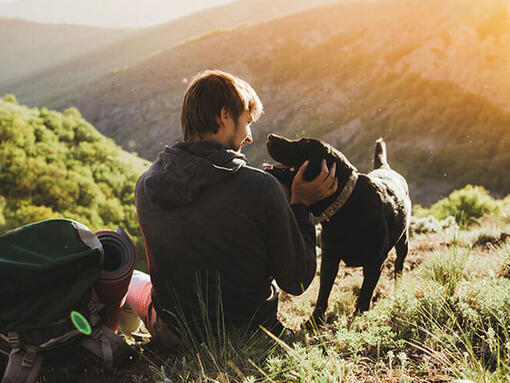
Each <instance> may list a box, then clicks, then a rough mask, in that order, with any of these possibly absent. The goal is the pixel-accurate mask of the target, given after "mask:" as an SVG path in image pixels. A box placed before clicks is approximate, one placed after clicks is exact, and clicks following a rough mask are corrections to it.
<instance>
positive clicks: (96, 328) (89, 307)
mask: <svg viewBox="0 0 510 383" xmlns="http://www.w3.org/2000/svg"><path fill="white" fill-rule="evenodd" d="M125 235H126V237H127V234H125ZM127 239H129V237H127ZM126 242H127V240H126ZM129 243H131V241H130V240H129ZM131 246H132V243H131ZM104 259H105V252H104V248H103V245H102V244H101V242H100V240H99V239H98V237H97V235H96V234H94V233H93V232H92V231H90V230H89V229H88V228H87V227H86V226H84V225H83V224H81V223H79V222H76V221H73V220H68V219H53V220H47V221H41V222H36V223H33V224H29V225H25V226H22V227H20V228H18V229H15V230H12V231H9V232H7V233H5V234H3V235H0V301H1V302H2V309H1V310H0V337H1V338H2V339H3V340H4V341H5V342H8V343H9V345H10V348H11V351H10V354H9V361H8V364H7V368H6V370H5V372H4V376H3V379H2V383H22V382H23V383H25V382H27V383H28V382H30V383H31V382H35V381H36V380H37V378H38V376H39V371H40V368H41V365H42V361H43V355H44V354H45V352H47V351H50V350H53V349H56V348H60V347H63V346H66V345H70V344H71V343H73V344H76V345H79V346H81V347H83V348H85V349H86V350H88V351H90V352H92V353H93V354H95V355H96V356H97V357H99V358H100V359H101V360H102V361H103V367H104V368H105V369H112V368H113V366H114V365H117V364H118V363H121V362H123V361H125V360H127V358H128V356H129V354H130V349H129V347H128V346H127V344H126V343H125V342H124V340H123V339H122V338H121V337H120V336H118V335H117V334H115V333H114V332H113V331H112V330H110V329H109V328H107V327H105V326H103V323H104V321H105V319H104V312H105V310H104V308H105V305H104V303H101V302H100V301H99V300H98V296H97V294H96V289H95V288H94V284H95V283H96V281H98V279H99V278H100V277H101V273H102V265H103V264H104V263H105V261H104ZM132 266H134V262H133V265H132ZM132 266H131V267H132ZM128 283H129V281H128ZM124 294H125V293H124ZM73 312H74V313H75V314H74V315H73V316H71V313H73ZM72 317H73V319H74V321H73V319H72ZM77 318H78V322H80V323H77ZM87 322H88V324H90V328H89V330H90V331H86V330H84V328H87V326H86V325H87ZM88 332H90V334H89V335H85V333H88Z"/></svg>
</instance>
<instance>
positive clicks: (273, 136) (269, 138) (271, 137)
mask: <svg viewBox="0 0 510 383" xmlns="http://www.w3.org/2000/svg"><path fill="white" fill-rule="evenodd" d="M274 138H275V135H274V134H270V135H268V136H267V140H268V141H270V140H273V139H274Z"/></svg>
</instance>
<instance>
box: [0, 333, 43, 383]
mask: <svg viewBox="0 0 510 383" xmlns="http://www.w3.org/2000/svg"><path fill="white" fill-rule="evenodd" d="M9 343H10V345H11V347H12V350H11V352H10V354H9V361H8V362H7V367H6V369H5V372H4V377H3V378H2V382H1V383H35V382H36V381H37V378H39V372H40V370H41V366H42V362H43V357H42V355H41V354H40V353H38V352H37V347H27V348H26V350H24V351H23V350H22V349H21V345H20V339H19V335H18V334H17V333H15V332H10V333H9Z"/></svg>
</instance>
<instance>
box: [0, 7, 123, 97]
mask: <svg viewBox="0 0 510 383" xmlns="http://www.w3.org/2000/svg"><path fill="white" fill-rule="evenodd" d="M1 4H2V3H0V7H1ZM132 32H133V30H128V29H105V28H94V27H82V26H72V25H57V24H40V23H35V22H31V21H24V20H17V19H7V18H0V54H1V56H2V59H1V60H0V73H1V76H0V88H1V87H3V86H4V85H6V84H7V83H12V82H13V81H23V80H24V79H25V78H27V77H29V76H31V75H33V74H34V73H37V72H41V71H44V70H47V69H48V68H50V67H52V66H55V65H57V64H60V63H62V62H66V61H69V60H73V59H77V60H79V59H80V58H82V57H84V56H87V55H88V54H90V53H92V52H94V51H97V50H98V49H101V48H104V47H106V46H108V45H110V44H112V43H114V42H117V41H119V40H121V39H124V38H125V37H127V36H128V35H130V34H131V33H132Z"/></svg>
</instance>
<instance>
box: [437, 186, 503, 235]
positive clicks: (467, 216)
mask: <svg viewBox="0 0 510 383" xmlns="http://www.w3.org/2000/svg"><path fill="white" fill-rule="evenodd" d="M499 211H500V205H499V204H498V202H497V201H496V200H495V199H494V198H492V197H491V196H490V195H489V192H488V191H487V190H486V189H485V188H484V187H482V186H473V185H467V186H466V187H464V188H463V189H460V190H455V191H453V192H452V193H451V194H450V195H449V196H448V197H446V198H443V199H442V200H440V201H438V202H436V203H435V204H434V205H432V206H431V207H430V213H431V214H432V215H434V216H435V217H436V218H438V219H444V218H446V217H448V216H449V215H452V216H454V217H455V220H456V221H457V223H458V224H459V225H464V226H468V225H471V224H473V223H476V222H477V221H478V219H479V218H481V217H482V216H483V215H485V214H488V213H497V212H499Z"/></svg>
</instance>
